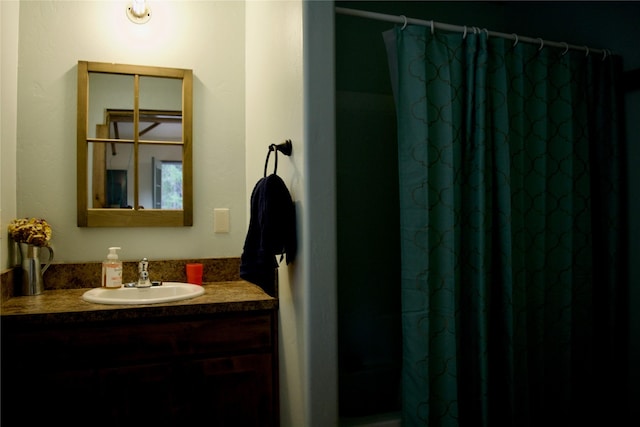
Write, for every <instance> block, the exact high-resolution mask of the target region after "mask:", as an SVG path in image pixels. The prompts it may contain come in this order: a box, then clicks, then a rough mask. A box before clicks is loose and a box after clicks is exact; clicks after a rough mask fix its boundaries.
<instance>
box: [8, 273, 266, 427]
mask: <svg viewBox="0 0 640 427" xmlns="http://www.w3.org/2000/svg"><path fill="white" fill-rule="evenodd" d="M204 286H205V294H204V295H202V296H199V297H196V298H193V299H189V300H184V301H178V302H172V303H164V304H152V305H133V306H131V305H130V306H124V305H101V304H93V303H89V302H86V301H83V300H82V299H81V296H82V294H83V292H85V291H86V290H87V289H62V290H52V291H45V293H44V294H42V295H37V296H28V297H14V298H11V299H9V300H8V301H4V302H3V304H2V425H3V426H4V425H6V426H10V425H12V424H16V425H17V424H21V425H45V423H47V425H49V424H51V423H56V422H59V423H63V425H85V426H86V425H91V426H102V425H104V426H122V425H145V426H171V425H175V426H191V425H212V426H277V425H279V399H278V393H279V391H278V390H279V389H278V351H277V350H278V343H277V336H278V331H277V327H278V321H277V310H278V302H277V299H276V298H273V297H271V296H269V295H267V294H266V293H264V292H263V291H262V290H261V289H260V288H259V287H257V286H255V285H253V284H251V283H248V282H244V281H231V282H219V283H208V284H205V285H204Z"/></svg>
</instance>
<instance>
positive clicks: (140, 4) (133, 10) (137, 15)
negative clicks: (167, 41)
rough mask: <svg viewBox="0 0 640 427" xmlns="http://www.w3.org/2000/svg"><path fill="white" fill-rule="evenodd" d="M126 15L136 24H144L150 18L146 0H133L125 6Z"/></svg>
mask: <svg viewBox="0 0 640 427" xmlns="http://www.w3.org/2000/svg"><path fill="white" fill-rule="evenodd" d="M127 17H128V18H129V20H130V21H131V22H134V23H136V24H145V23H146V22H148V21H149V19H151V8H150V7H149V5H147V0H133V1H132V2H131V3H130V4H129V6H127Z"/></svg>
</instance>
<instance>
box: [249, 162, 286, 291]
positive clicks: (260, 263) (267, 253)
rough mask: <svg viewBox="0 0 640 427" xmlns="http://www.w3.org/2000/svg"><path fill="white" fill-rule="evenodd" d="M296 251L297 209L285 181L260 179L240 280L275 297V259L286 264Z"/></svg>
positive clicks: (273, 177) (276, 265) (253, 201)
mask: <svg viewBox="0 0 640 427" xmlns="http://www.w3.org/2000/svg"><path fill="white" fill-rule="evenodd" d="M296 251H297V233H296V214H295V205H294V204H293V201H292V199H291V195H290V194H289V190H288V189H287V186H286V185H285V183H284V181H283V180H282V178H280V177H279V176H278V175H276V174H275V173H274V174H271V175H269V176H267V177H264V178H261V179H260V180H259V181H258V182H257V184H256V185H255V187H254V188H253V191H252V193H251V218H250V220H249V230H248V231H247V237H246V239H245V242H244V248H243V251H242V256H241V258H240V277H241V278H242V279H244V280H246V281H248V282H251V283H254V284H256V285H258V286H260V287H261V288H262V289H264V291H265V292H267V293H268V294H269V295H271V296H274V297H275V296H277V295H276V289H277V268H278V261H277V260H276V257H277V256H278V255H280V259H281V260H282V257H283V256H286V262H287V264H290V263H291V262H293V261H294V260H295V257H296Z"/></svg>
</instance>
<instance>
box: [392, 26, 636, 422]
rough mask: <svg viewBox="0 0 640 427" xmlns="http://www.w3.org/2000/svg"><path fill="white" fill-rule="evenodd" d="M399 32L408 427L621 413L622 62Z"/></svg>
mask: <svg viewBox="0 0 640 427" xmlns="http://www.w3.org/2000/svg"><path fill="white" fill-rule="evenodd" d="M395 37H396V48H397V52H396V53H395V55H390V57H389V58H390V61H392V59H393V58H394V56H397V62H394V63H393V64H390V65H391V67H392V68H396V67H397V70H398V76H397V80H396V81H395V82H394V83H395V84H396V87H397V90H396V102H397V117H398V144H399V170H400V177H399V178H400V209H401V214H400V216H401V240H402V241H401V251H402V267H401V269H402V272H401V273H402V319H403V374H402V375H403V377H402V402H403V403H402V404H403V410H402V416H403V425H404V426H429V427H445V426H446V427H454V426H469V427H495V426H518V427H527V426H532V427H533V426H536V427H537V426H553V425H562V426H580V425H587V424H588V425H602V426H605V425H606V426H609V425H616V424H614V422H615V420H617V417H619V416H622V415H623V414H624V410H625V405H626V403H625V396H626V394H627V392H626V389H625V387H626V384H625V381H626V374H625V370H626V364H627V360H626V353H627V352H626V347H625V337H626V324H627V322H626V317H627V313H626V311H627V307H626V300H625V295H626V292H627V287H628V284H627V279H626V261H625V260H626V246H625V245H626V244H625V235H626V232H625V227H626V219H625V194H626V193H625V191H626V188H625V185H624V182H625V177H626V174H625V171H624V170H623V164H624V152H623V144H622V141H623V135H621V134H620V131H619V129H622V128H623V127H622V126H621V125H622V123H620V120H621V117H622V114H621V108H620V105H621V102H620V96H619V95H618V92H617V89H616V84H617V82H619V80H620V78H619V77H620V75H619V73H620V70H621V59H620V58H619V57H618V56H616V55H604V54H599V55H594V54H589V55H586V54H585V52H580V51H567V52H565V51H564V50H563V49H557V48H550V47H544V46H543V45H540V46H538V45H533V44H526V43H522V42H521V43H514V42H513V41H510V40H506V39H503V38H498V37H489V36H488V35H487V33H486V32H484V31H476V32H473V31H469V32H468V33H467V34H466V35H463V34H447V33H443V32H438V31H436V32H435V34H432V32H431V29H430V28H427V27H422V26H407V27H406V28H404V29H401V28H399V27H398V28H397V29H396V30H395ZM599 423H600V424H599Z"/></svg>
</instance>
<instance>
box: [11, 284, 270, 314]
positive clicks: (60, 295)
mask: <svg viewBox="0 0 640 427" xmlns="http://www.w3.org/2000/svg"><path fill="white" fill-rule="evenodd" d="M203 286H204V288H205V293H204V294H203V295H201V296H198V297H195V298H191V299H187V300H182V301H175V302H168V303H159V304H142V305H110V304H94V303H90V302H87V301H85V300H83V299H82V294H83V293H84V292H86V291H87V290H89V289H91V288H77V289H56V290H45V291H44V293H42V294H40V295H34V296H18V297H13V298H10V299H8V300H6V301H4V302H3V303H2V306H1V308H2V310H1V319H2V324H3V325H10V324H14V323H15V324H20V325H22V324H24V325H27V324H43V325H44V324H49V323H52V322H55V323H58V324H60V323H80V322H81V323H86V322H99V321H109V320H131V319H138V318H144V319H149V318H161V317H170V316H187V315H202V314H213V313H229V312H242V311H252V310H274V309H277V307H278V300H277V299H276V298H273V297H271V296H269V295H268V294H267V293H265V292H264V291H263V290H262V289H261V288H260V287H258V286H256V285H254V284H252V283H249V282H246V281H243V280H237V281H225V282H207V283H204V284H203Z"/></svg>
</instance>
